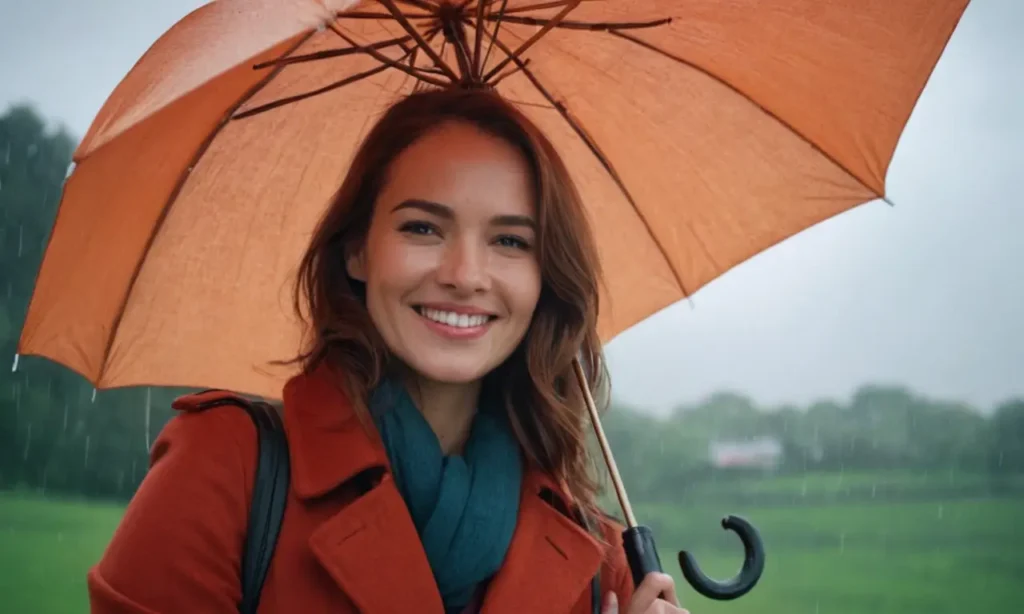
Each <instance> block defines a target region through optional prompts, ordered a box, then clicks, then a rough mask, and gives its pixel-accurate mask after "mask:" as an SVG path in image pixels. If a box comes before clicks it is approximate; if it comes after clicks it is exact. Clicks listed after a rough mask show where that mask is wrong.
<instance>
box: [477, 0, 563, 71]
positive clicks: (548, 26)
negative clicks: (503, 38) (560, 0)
mask: <svg viewBox="0 0 1024 614" xmlns="http://www.w3.org/2000/svg"><path fill="white" fill-rule="evenodd" d="M580 1H581V0H570V1H569V2H568V3H566V5H565V6H564V7H563V8H562V10H561V11H559V12H558V14H557V15H555V16H554V17H552V18H551V19H550V20H549V21H548V22H547V23H545V24H544V25H543V26H541V29H540V30H537V31H536V32H534V33H533V36H531V37H530V38H528V39H526V41H524V42H523V44H521V45H519V48H518V49H516V50H515V51H514V52H512V53H509V52H508V51H505V53H506V54H508V56H507V57H506V58H505V59H504V60H502V61H500V62H498V65H497V66H495V67H494V68H492V69H491V70H490V71H488V73H487V74H486V75H484V78H483V82H484V83H486V82H487V81H488V80H489V79H490V78H491V77H493V76H494V75H496V74H498V73H499V72H500V71H501V69H502V68H505V66H507V65H508V63H509V62H512V61H513V58H517V57H520V56H522V55H523V54H524V53H526V50H527V49H529V48H530V47H532V46H533V44H534V43H536V42H537V41H538V40H540V38H541V37H542V36H544V35H545V34H547V33H548V31H549V30H551V28H553V27H555V26H556V25H558V23H560V22H561V21H562V19H563V18H564V17H565V16H566V15H568V14H569V13H570V12H572V11H573V9H575V8H576V7H577V6H579V4H580ZM495 41H497V39H496V38H495ZM503 51H504V50H503Z"/></svg>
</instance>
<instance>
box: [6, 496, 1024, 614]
mask: <svg viewBox="0 0 1024 614" xmlns="http://www.w3.org/2000/svg"><path fill="white" fill-rule="evenodd" d="M636 511H637V514H638V516H639V518H640V520H641V521H642V522H644V523H647V524H650V525H652V526H653V527H655V529H656V531H657V533H656V537H657V538H658V543H659V545H660V546H661V547H662V548H664V549H665V552H664V553H663V554H662V561H663V562H664V563H665V566H666V568H668V570H670V571H673V572H675V573H678V569H677V565H676V563H675V556H674V554H673V553H670V552H669V551H668V549H669V547H686V548H689V549H691V550H693V551H694V553H695V554H696V555H697V557H698V559H699V560H700V561H701V563H702V565H703V566H704V569H705V571H706V572H707V573H709V574H711V575H714V576H723V577H724V576H726V575H729V574H730V573H731V572H732V571H733V570H734V569H735V567H736V566H737V565H738V564H739V561H740V556H741V554H740V545H739V541H738V540H736V539H735V537H734V536H732V535H730V534H728V533H725V532H724V531H722V530H721V529H720V528H719V526H718V520H719V517H720V516H721V515H722V514H723V513H738V514H741V515H743V516H745V517H747V518H748V519H749V520H751V521H752V522H754V523H755V524H756V525H757V526H758V527H759V528H760V529H761V531H762V535H763V537H764V540H765V543H766V546H767V548H768V564H767V568H766V571H765V575H764V577H763V578H762V581H761V583H760V584H759V585H758V586H757V588H755V589H754V591H753V592H751V593H750V594H749V595H748V596H746V597H744V598H742V599H740V600H738V601H735V602H731V603H714V602H710V601H708V600H706V599H703V598H701V597H699V596H697V595H695V594H694V593H693V592H692V591H689V590H687V589H686V587H685V586H682V585H680V586H681V588H682V589H683V592H682V597H683V600H684V605H686V606H687V607H688V608H690V610H691V611H692V612H693V613H694V614H709V613H716V612H717V613H725V612H728V613H736V614H742V613H750V614H755V613H756V614H803V613H807V614H863V613H868V612H870V613H872V614H880V613H888V614H918V613H919V614H939V613H946V612H948V613H950V614H953V613H955V614H974V613H979V614H980V613H983V612H985V613H987V612H1011V611H1018V610H1019V609H1020V602H1021V600H1022V599H1024V531H1022V530H1021V527H1020V525H1019V524H1018V523H1020V522H1021V521H1022V519H1024V500H1021V499H988V500H974V501H948V502H933V503H921V502H915V503H901V504H882V503H878V504H858V505H832V506H818V507H764V508H742V509H736V508H732V507H729V506H727V505H712V504H702V505H700V506H692V507H689V508H686V509H682V508H679V507H672V506H661V505H642V504H640V505H638V506H637V510H636ZM120 514H121V508H120V507H118V506H115V505H105V504H95V503H82V502H73V501H59V500H47V499H43V498H39V497H35V496H24V495H14V494H0V594H2V595H3V599H4V605H3V607H2V608H0V610H2V611H3V612H5V613H10V614H50V613H53V614H58V613H59V614H67V613H72V612H85V611H87V609H88V607H87V602H86V596H85V572H86V570H87V569H88V568H89V566H90V565H92V564H93V563H94V562H95V560H96V559H97V557H99V556H100V554H101V553H102V551H103V548H104V544H105V543H106V541H107V540H108V539H109V537H110V535H111V533H112V532H113V530H114V528H115V526H116V524H117V522H118V519H119V517H120ZM677 580H678V577H677Z"/></svg>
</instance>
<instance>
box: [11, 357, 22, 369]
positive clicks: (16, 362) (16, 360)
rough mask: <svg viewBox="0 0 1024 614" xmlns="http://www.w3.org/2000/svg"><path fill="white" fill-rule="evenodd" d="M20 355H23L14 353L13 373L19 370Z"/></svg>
mask: <svg viewBox="0 0 1024 614" xmlns="http://www.w3.org/2000/svg"><path fill="white" fill-rule="evenodd" d="M20 357H21V354H18V353H17V352H15V353H14V364H13V365H11V373H17V372H18V359H19V358H20Z"/></svg>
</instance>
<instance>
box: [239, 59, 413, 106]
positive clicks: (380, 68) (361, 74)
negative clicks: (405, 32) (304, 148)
mask: <svg viewBox="0 0 1024 614" xmlns="http://www.w3.org/2000/svg"><path fill="white" fill-rule="evenodd" d="M411 54H412V49H410V50H408V51H406V52H405V55H403V56H402V58H401V59H400V60H399V61H401V60H404V59H405V58H407V57H409V55H411ZM388 68H391V66H390V65H388V64H381V65H380V66H374V67H373V68H371V69H369V70H364V71H363V72H359V73H356V74H354V75H349V76H348V77H345V78H344V79H341V80H340V81H335V82H334V83H331V84H330V85H325V86H324V87H321V88H318V89H315V90H312V91H309V92H305V93H302V94H296V95H294V96H288V97H285V98H279V99H278V100H275V101H273V102H268V103H266V104H263V105H260V106H258V107H253V108H251V109H249V110H248V111H244V112H242V113H239V114H238V115H235V116H234V117H232V119H245V118H247V117H252V116H253V115H259V114H260V113H263V112H265V111H270V110H272V109H276V108H278V107H282V106H284V105H286V104H291V103H293V102H298V101H300V100H305V99H306V98H312V97H314V96H319V95H320V94H325V93H327V92H329V91H331V90H336V89H338V88H340V87H344V86H346V85H349V84H351V83H355V82H356V81H361V80H363V79H365V78H367V77H372V76H373V75H376V74H378V73H381V72H384V71H385V70H387V69H388Z"/></svg>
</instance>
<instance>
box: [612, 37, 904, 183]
mask: <svg viewBox="0 0 1024 614" xmlns="http://www.w3.org/2000/svg"><path fill="white" fill-rule="evenodd" d="M608 33H609V34H611V35H613V36H618V37H619V38H622V39H625V40H627V41H630V42H632V43H635V44H637V45H639V46H641V47H643V48H645V49H648V50H650V51H653V52H655V53H659V54H661V55H662V56H664V57H666V58H668V59H670V60H674V61H676V62H678V63H680V64H683V65H684V66H688V67H690V68H692V69H694V70H696V71H698V72H700V73H701V74H703V75H706V76H708V77H710V78H711V79H714V80H715V81H717V82H718V83H720V84H722V85H724V86H725V87H727V88H729V89H730V90H732V91H733V92H735V93H736V94H737V95H739V96H742V97H743V98H744V99H746V100H749V101H750V102H751V103H752V104H754V105H756V106H757V108H759V109H761V111H762V112H764V114H765V115H768V116H769V117H771V118H772V119H774V120H775V121H777V122H779V123H780V124H781V125H782V126H784V127H785V128H786V129H787V130H789V131H790V132H792V133H793V134H795V135H796V136H797V137H799V138H800V140H802V141H804V142H805V143H807V144H808V145H810V146H811V147H812V148H813V149H814V150H815V151H817V152H818V153H820V154H821V155H822V156H824V157H825V158H826V159H827V160H828V161H829V162H831V163H832V164H835V165H836V166H837V167H838V168H841V169H842V170H843V171H845V172H846V173H847V174H848V175H849V176H850V177H852V178H853V179H855V180H856V181H857V182H858V183H859V184H861V185H862V186H864V188H866V189H867V190H868V191H870V192H871V193H872V194H874V195H875V196H876V197H877V198H882V199H884V198H885V192H884V187H883V191H882V193H879V192H878V191H876V190H875V189H874V188H872V187H871V185H870V184H869V183H868V182H867V181H865V180H864V179H863V178H861V177H859V176H858V175H857V174H856V173H855V172H853V171H852V170H850V169H848V168H846V166H844V165H843V164H842V163H841V162H839V161H838V160H836V159H835V157H834V156H832V154H830V153H828V152H826V151H825V150H823V149H822V148H821V147H819V146H818V144H817V143H815V142H814V141H812V140H811V139H809V138H807V136H806V135H804V134H803V133H802V132H800V131H799V130H797V129H796V127H795V126H793V125H792V124H790V123H789V122H787V121H786V120H784V119H782V118H781V117H779V116H778V115H776V114H775V113H773V112H772V111H770V110H768V109H767V108H765V106H764V105H762V104H761V103H760V102H758V101H756V100H754V99H753V98H751V97H750V96H747V95H746V94H744V93H743V92H742V91H740V89H739V88H737V87H736V86H735V85H733V84H731V83H729V82H728V81H726V80H725V79H723V78H721V77H719V76H718V75H715V74H713V73H711V72H710V71H708V70H705V69H704V68H701V67H700V66H697V65H696V64H694V63H692V62H688V61H687V60H684V59H683V58H681V57H679V56H677V55H674V54H672V53H669V52H668V51H665V50H664V49H661V48H659V47H657V46H656V45H653V44H651V43H648V42H647V41H645V40H643V39H640V38H637V37H635V36H632V35H630V34H626V33H624V32H619V31H617V30H608ZM886 202H888V201H886Z"/></svg>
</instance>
